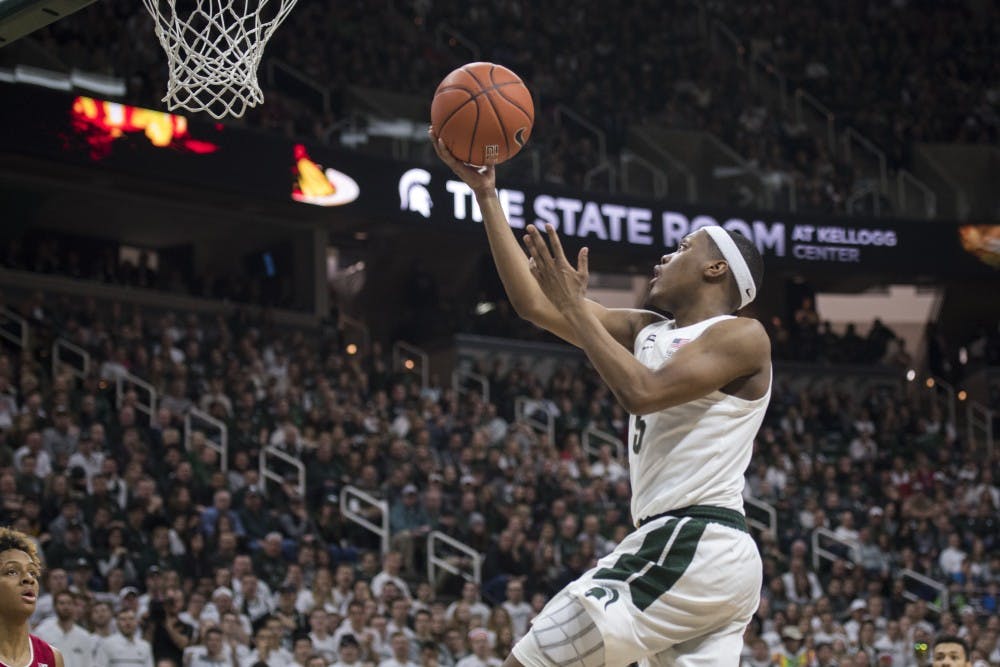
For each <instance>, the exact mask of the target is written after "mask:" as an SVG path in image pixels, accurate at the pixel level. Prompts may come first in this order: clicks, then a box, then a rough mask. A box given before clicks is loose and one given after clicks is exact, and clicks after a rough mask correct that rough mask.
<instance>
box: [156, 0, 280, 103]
mask: <svg viewBox="0 0 1000 667" xmlns="http://www.w3.org/2000/svg"><path fill="white" fill-rule="evenodd" d="M143 2H144V3H145V4H146V9H148V10H149V13H150V14H152V15H153V19H154V20H155V21H156V36H157V38H159V40H160V44H162V45H163V49H164V50H165V51H166V52H167V61H168V63H169V68H170V79H169V81H168V83H167V94H166V95H165V96H164V98H163V101H164V102H166V103H167V108H168V109H170V110H171V111H174V110H177V109H187V110H188V111H195V112H198V111H204V112H206V113H208V114H210V115H211V116H212V117H213V118H217V119H221V118H224V117H226V116H232V117H234V118H239V117H240V116H242V115H243V114H244V112H246V110H247V107H255V106H257V105H258V104H260V103H261V102H263V101H264V94H263V93H262V92H261V90H260V85H259V84H258V83H257V67H258V66H259V65H260V60H261V58H262V57H263V56H264V46H265V45H266V44H267V40H269V39H270V38H271V35H272V34H273V33H274V31H275V29H276V28H277V27H278V26H279V25H281V22H282V21H284V20H285V17H286V16H287V15H288V12H290V11H291V9H292V7H293V6H294V5H295V2H296V0H143ZM178 4H180V5H181V7H180V8H178V6H177V5H178Z"/></svg>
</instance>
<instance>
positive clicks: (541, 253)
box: [528, 225, 552, 268]
mask: <svg viewBox="0 0 1000 667" xmlns="http://www.w3.org/2000/svg"><path fill="white" fill-rule="evenodd" d="M528 236H529V238H530V239H531V247H532V248H533V250H534V252H533V253H532V255H533V256H534V257H535V258H536V261H537V262H538V263H539V264H540V265H542V266H543V267H546V268H548V267H549V266H550V265H551V264H552V255H551V254H549V247H548V246H547V245H546V244H545V239H543V238H542V233H541V232H540V231H538V227H536V226H535V225H530V226H529V227H528Z"/></svg>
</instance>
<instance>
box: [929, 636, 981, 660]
mask: <svg viewBox="0 0 1000 667" xmlns="http://www.w3.org/2000/svg"><path fill="white" fill-rule="evenodd" d="M971 664H972V663H971V662H970V661H969V644H968V643H967V642H966V641H965V640H964V639H962V638H961V637H958V636H955V635H941V636H939V637H938V638H937V639H935V640H934V650H933V651H931V665H932V667H969V665H971Z"/></svg>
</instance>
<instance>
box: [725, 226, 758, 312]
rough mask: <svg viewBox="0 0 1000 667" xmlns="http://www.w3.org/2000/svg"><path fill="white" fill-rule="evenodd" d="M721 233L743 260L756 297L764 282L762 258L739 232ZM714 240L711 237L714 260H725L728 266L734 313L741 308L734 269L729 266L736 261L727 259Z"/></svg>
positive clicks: (752, 243) (755, 248)
mask: <svg viewBox="0 0 1000 667" xmlns="http://www.w3.org/2000/svg"><path fill="white" fill-rule="evenodd" d="M723 231H725V233H726V236H728V237H729V238H730V239H731V240H732V241H733V244H734V245H735V246H736V250H737V252H738V253H739V256H740V257H741V258H742V259H743V262H744V263H745V264H746V268H747V270H748V271H749V273H750V279H751V280H752V281H753V290H754V292H753V295H754V296H756V294H757V291H758V290H759V289H760V286H761V283H763V282H764V258H763V257H762V256H761V254H760V251H759V250H758V249H757V246H756V245H754V242H753V241H751V240H750V239H748V238H747V237H745V236H743V234H740V233H739V232H732V231H729V230H723ZM716 239H717V237H713V239H712V245H713V246H714V247H715V253H714V259H723V260H726V263H727V264H730V267H729V276H730V281H729V282H730V293H731V295H732V301H733V311H734V312H735V311H737V310H739V309H740V308H741V305H740V304H741V301H742V299H741V295H740V291H741V290H740V286H739V284H738V280H737V275H736V271H735V267H733V266H732V265H731V262H733V261H738V260H736V258H729V257H727V256H726V253H725V252H724V251H723V249H722V248H721V247H720V246H719V243H718V241H717V240H716Z"/></svg>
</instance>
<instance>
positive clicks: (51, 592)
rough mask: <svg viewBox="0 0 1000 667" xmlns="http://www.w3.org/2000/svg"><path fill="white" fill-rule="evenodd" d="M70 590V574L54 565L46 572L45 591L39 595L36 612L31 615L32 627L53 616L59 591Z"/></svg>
mask: <svg viewBox="0 0 1000 667" xmlns="http://www.w3.org/2000/svg"><path fill="white" fill-rule="evenodd" d="M67 590H69V575H68V574H67V573H66V570H64V569H62V568H61V567H54V568H52V569H51V570H49V571H48V572H46V574H45V592H44V593H42V594H41V595H39V596H38V602H36V603H35V613H34V614H32V615H31V625H32V627H38V624H39V623H41V622H42V621H44V620H45V619H47V618H49V617H50V616H52V614H53V613H54V609H53V608H54V607H55V596H56V594H57V593H61V592H62V591H67Z"/></svg>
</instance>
